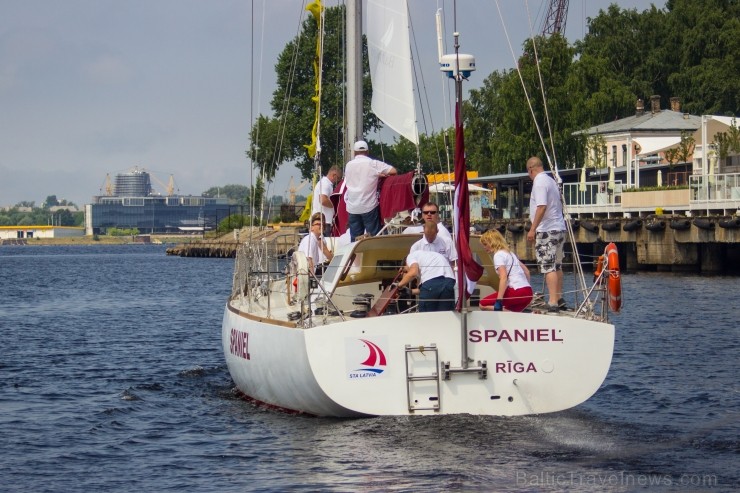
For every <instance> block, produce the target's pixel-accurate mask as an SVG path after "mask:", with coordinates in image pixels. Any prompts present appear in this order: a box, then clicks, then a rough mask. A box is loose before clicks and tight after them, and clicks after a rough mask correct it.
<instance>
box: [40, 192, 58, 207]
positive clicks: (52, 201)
mask: <svg viewBox="0 0 740 493" xmlns="http://www.w3.org/2000/svg"><path fill="white" fill-rule="evenodd" d="M57 205H59V201H58V200H57V196H56V195H49V196H48V197H46V200H44V205H43V207H44V209H48V208H49V207H54V206H57Z"/></svg>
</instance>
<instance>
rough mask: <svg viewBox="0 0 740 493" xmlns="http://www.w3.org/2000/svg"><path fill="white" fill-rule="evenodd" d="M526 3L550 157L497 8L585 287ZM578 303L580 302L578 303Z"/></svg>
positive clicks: (577, 277)
mask: <svg viewBox="0 0 740 493" xmlns="http://www.w3.org/2000/svg"><path fill="white" fill-rule="evenodd" d="M525 4H526V5H527V18H528V21H529V29H530V36H531V38H532V44H533V48H534V56H535V65H536V67H537V74H538V77H539V83H540V88H541V90H542V102H543V106H544V108H545V115H546V124H547V129H548V132H549V136H550V143H551V146H552V158H551V157H550V154H549V153H548V151H547V145H546V144H545V140H544V137H543V135H542V129H541V128H540V125H539V123H538V122H537V116H536V114H535V112H534V108H533V107H532V101H531V98H530V96H529V93H528V91H527V88H526V84H525V83H524V78H523V77H522V73H521V69H520V67H519V61H518V59H517V58H516V55H515V54H514V50H513V48H512V46H511V39H510V37H509V33H508V31H507V29H506V24H505V23H504V18H503V14H502V13H501V8H500V5H499V1H498V0H496V8H497V10H498V13H499V18H500V20H501V24H502V26H503V30H504V34H505V36H506V41H507V43H508V45H509V50H510V51H511V56H512V58H513V59H514V64H515V66H516V72H517V75H518V76H519V82H520V83H521V85H522V90H523V91H524V95H525V97H526V100H527V105H528V106H529V111H530V114H531V115H532V119H533V122H534V125H535V127H536V128H537V134H538V136H539V138H540V142H541V144H542V149H543V152H544V153H545V156H546V158H547V162H548V165H549V167H550V169H551V170H552V172H553V176H554V178H555V181H556V183H557V184H558V190H559V191H560V202H561V204H562V207H563V214H564V216H565V218H564V219H565V221H564V222H565V227H566V230H567V232H568V238H569V240H570V244H571V248H572V249H573V250H572V251H573V256H574V258H573V265H574V267H575V274H576V275H575V277H576V279H577V280H578V283H579V284H580V286H582V287H583V288H584V289H585V288H586V286H587V285H586V278H585V274H584V271H583V266H582V265H581V262H580V258H579V254H578V247H577V244H576V241H575V234H574V232H573V225H572V224H571V222H570V214H569V213H568V210H567V204H566V203H565V197H564V196H563V191H562V179H561V178H560V175H559V173H558V166H557V161H554V159H555V147H554V146H555V142H554V138H553V134H552V126H551V124H550V118H549V113H548V110H547V99H546V96H545V92H544V84H543V81H542V73H541V71H540V60H539V56H538V54H537V46H536V41H535V39H534V35H533V32H532V19H531V16H530V12H529V2H528V1H526V0H525ZM576 292H578V289H576ZM576 301H577V300H576ZM576 304H578V303H576Z"/></svg>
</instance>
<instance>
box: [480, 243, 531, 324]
mask: <svg viewBox="0 0 740 493" xmlns="http://www.w3.org/2000/svg"><path fill="white" fill-rule="evenodd" d="M480 242H481V245H483V248H484V249H485V250H486V251H487V252H488V253H492V254H493V266H494V268H495V269H496V273H497V274H498V278H499V285H498V291H496V292H495V293H493V294H491V295H488V296H486V297H485V298H483V299H482V300H480V308H481V310H494V311H501V310H507V311H512V312H521V311H522V310H524V309H525V308H526V307H527V306H528V305H529V303H531V301H532V295H533V293H532V286H531V285H530V284H529V269H528V268H527V266H526V265H524V264H523V263H522V261H521V260H519V258H518V257H517V256H516V255H514V254H513V253H512V252H511V251H510V250H509V246H508V245H507V243H506V239H504V237H503V235H501V233H499V232H498V231H496V230H495V229H493V230H489V231H486V232H485V233H483V235H482V236H481V238H480ZM499 293H503V295H501V296H499Z"/></svg>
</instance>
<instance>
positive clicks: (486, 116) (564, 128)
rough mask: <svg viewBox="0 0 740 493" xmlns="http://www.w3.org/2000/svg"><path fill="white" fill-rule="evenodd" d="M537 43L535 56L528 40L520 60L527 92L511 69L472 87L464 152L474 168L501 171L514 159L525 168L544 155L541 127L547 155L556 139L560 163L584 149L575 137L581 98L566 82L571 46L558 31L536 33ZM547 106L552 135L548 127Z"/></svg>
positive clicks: (515, 164)
mask: <svg viewBox="0 0 740 493" xmlns="http://www.w3.org/2000/svg"><path fill="white" fill-rule="evenodd" d="M535 41H536V43H537V46H536V48H537V57H535V46H534V44H533V42H532V41H531V40H529V41H527V42H525V46H524V54H523V55H522V56H521V57H520V58H519V61H518V66H519V72H520V73H521V77H522V79H523V80H524V86H525V87H526V92H527V93H526V94H525V92H524V89H523V88H522V84H521V82H520V80H519V74H518V73H517V72H516V71H513V70H512V71H508V72H494V73H493V74H491V75H490V76H489V77H488V78H486V80H485V81H484V83H483V87H482V88H481V89H477V90H472V91H470V98H469V101H468V103H467V104H466V105H465V107H464V112H463V116H464V119H465V126H466V127H467V130H466V135H465V137H466V151H467V154H468V156H469V157H470V159H469V162H470V163H471V167H475V169H478V170H479V171H486V172H487V171H488V170H490V171H491V172H494V173H502V172H505V170H507V169H508V165H509V164H510V163H511V164H513V166H512V167H513V169H515V170H519V171H521V170H523V169H524V166H525V163H526V160H527V158H528V157H530V156H532V155H542V152H543V151H542V143H541V140H540V137H539V134H538V128H537V125H539V129H540V131H541V132H542V138H543V139H544V143H545V145H546V147H547V151H548V153H551V148H552V145H551V142H553V141H554V143H555V145H554V147H555V156H556V158H557V159H558V161H559V162H561V163H568V162H574V161H576V160H577V158H578V156H579V155H580V154H582V152H583V151H582V150H579V149H580V147H581V146H580V138H579V137H576V136H574V135H573V132H574V131H575V130H577V129H579V127H578V126H575V127H574V122H573V121H572V120H573V119H572V116H571V114H572V110H573V108H574V106H575V105H576V104H577V101H578V98H577V97H574V95H573V94H570V93H569V87H568V84H567V82H568V81H567V79H568V73H569V69H570V67H571V64H572V60H573V55H574V52H573V49H572V48H570V47H569V46H568V44H567V42H566V40H565V39H564V38H563V37H562V36H559V35H554V36H551V37H548V38H543V37H538V38H536V39H535ZM537 59H539V71H540V72H541V74H542V78H541V79H540V76H539V74H538V66H537V65H538V64H537ZM540 80H542V84H544V85H542V84H541V83H540ZM543 95H544V98H543ZM528 98H529V101H530V102H531V104H532V109H533V112H534V118H533V117H532V116H531V112H530V109H529V105H528V103H527V99H528ZM545 104H547V108H548V113H549V123H550V126H551V129H552V134H551V133H550V131H549V130H548V126H547V120H548V114H546V112H545ZM535 121H536V122H537V123H536V124H535Z"/></svg>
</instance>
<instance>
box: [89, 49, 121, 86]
mask: <svg viewBox="0 0 740 493" xmlns="http://www.w3.org/2000/svg"><path fill="white" fill-rule="evenodd" d="M83 71H84V74H85V76H86V77H87V78H88V79H89V80H90V82H93V83H97V84H123V83H126V82H128V81H130V80H131V77H132V74H133V70H132V69H131V67H130V66H129V65H128V64H126V63H125V62H124V61H123V60H121V59H120V58H117V57H115V56H113V55H102V56H99V57H98V58H97V59H95V60H93V61H91V62H89V63H87V64H86V65H85V66H84V67H83Z"/></svg>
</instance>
